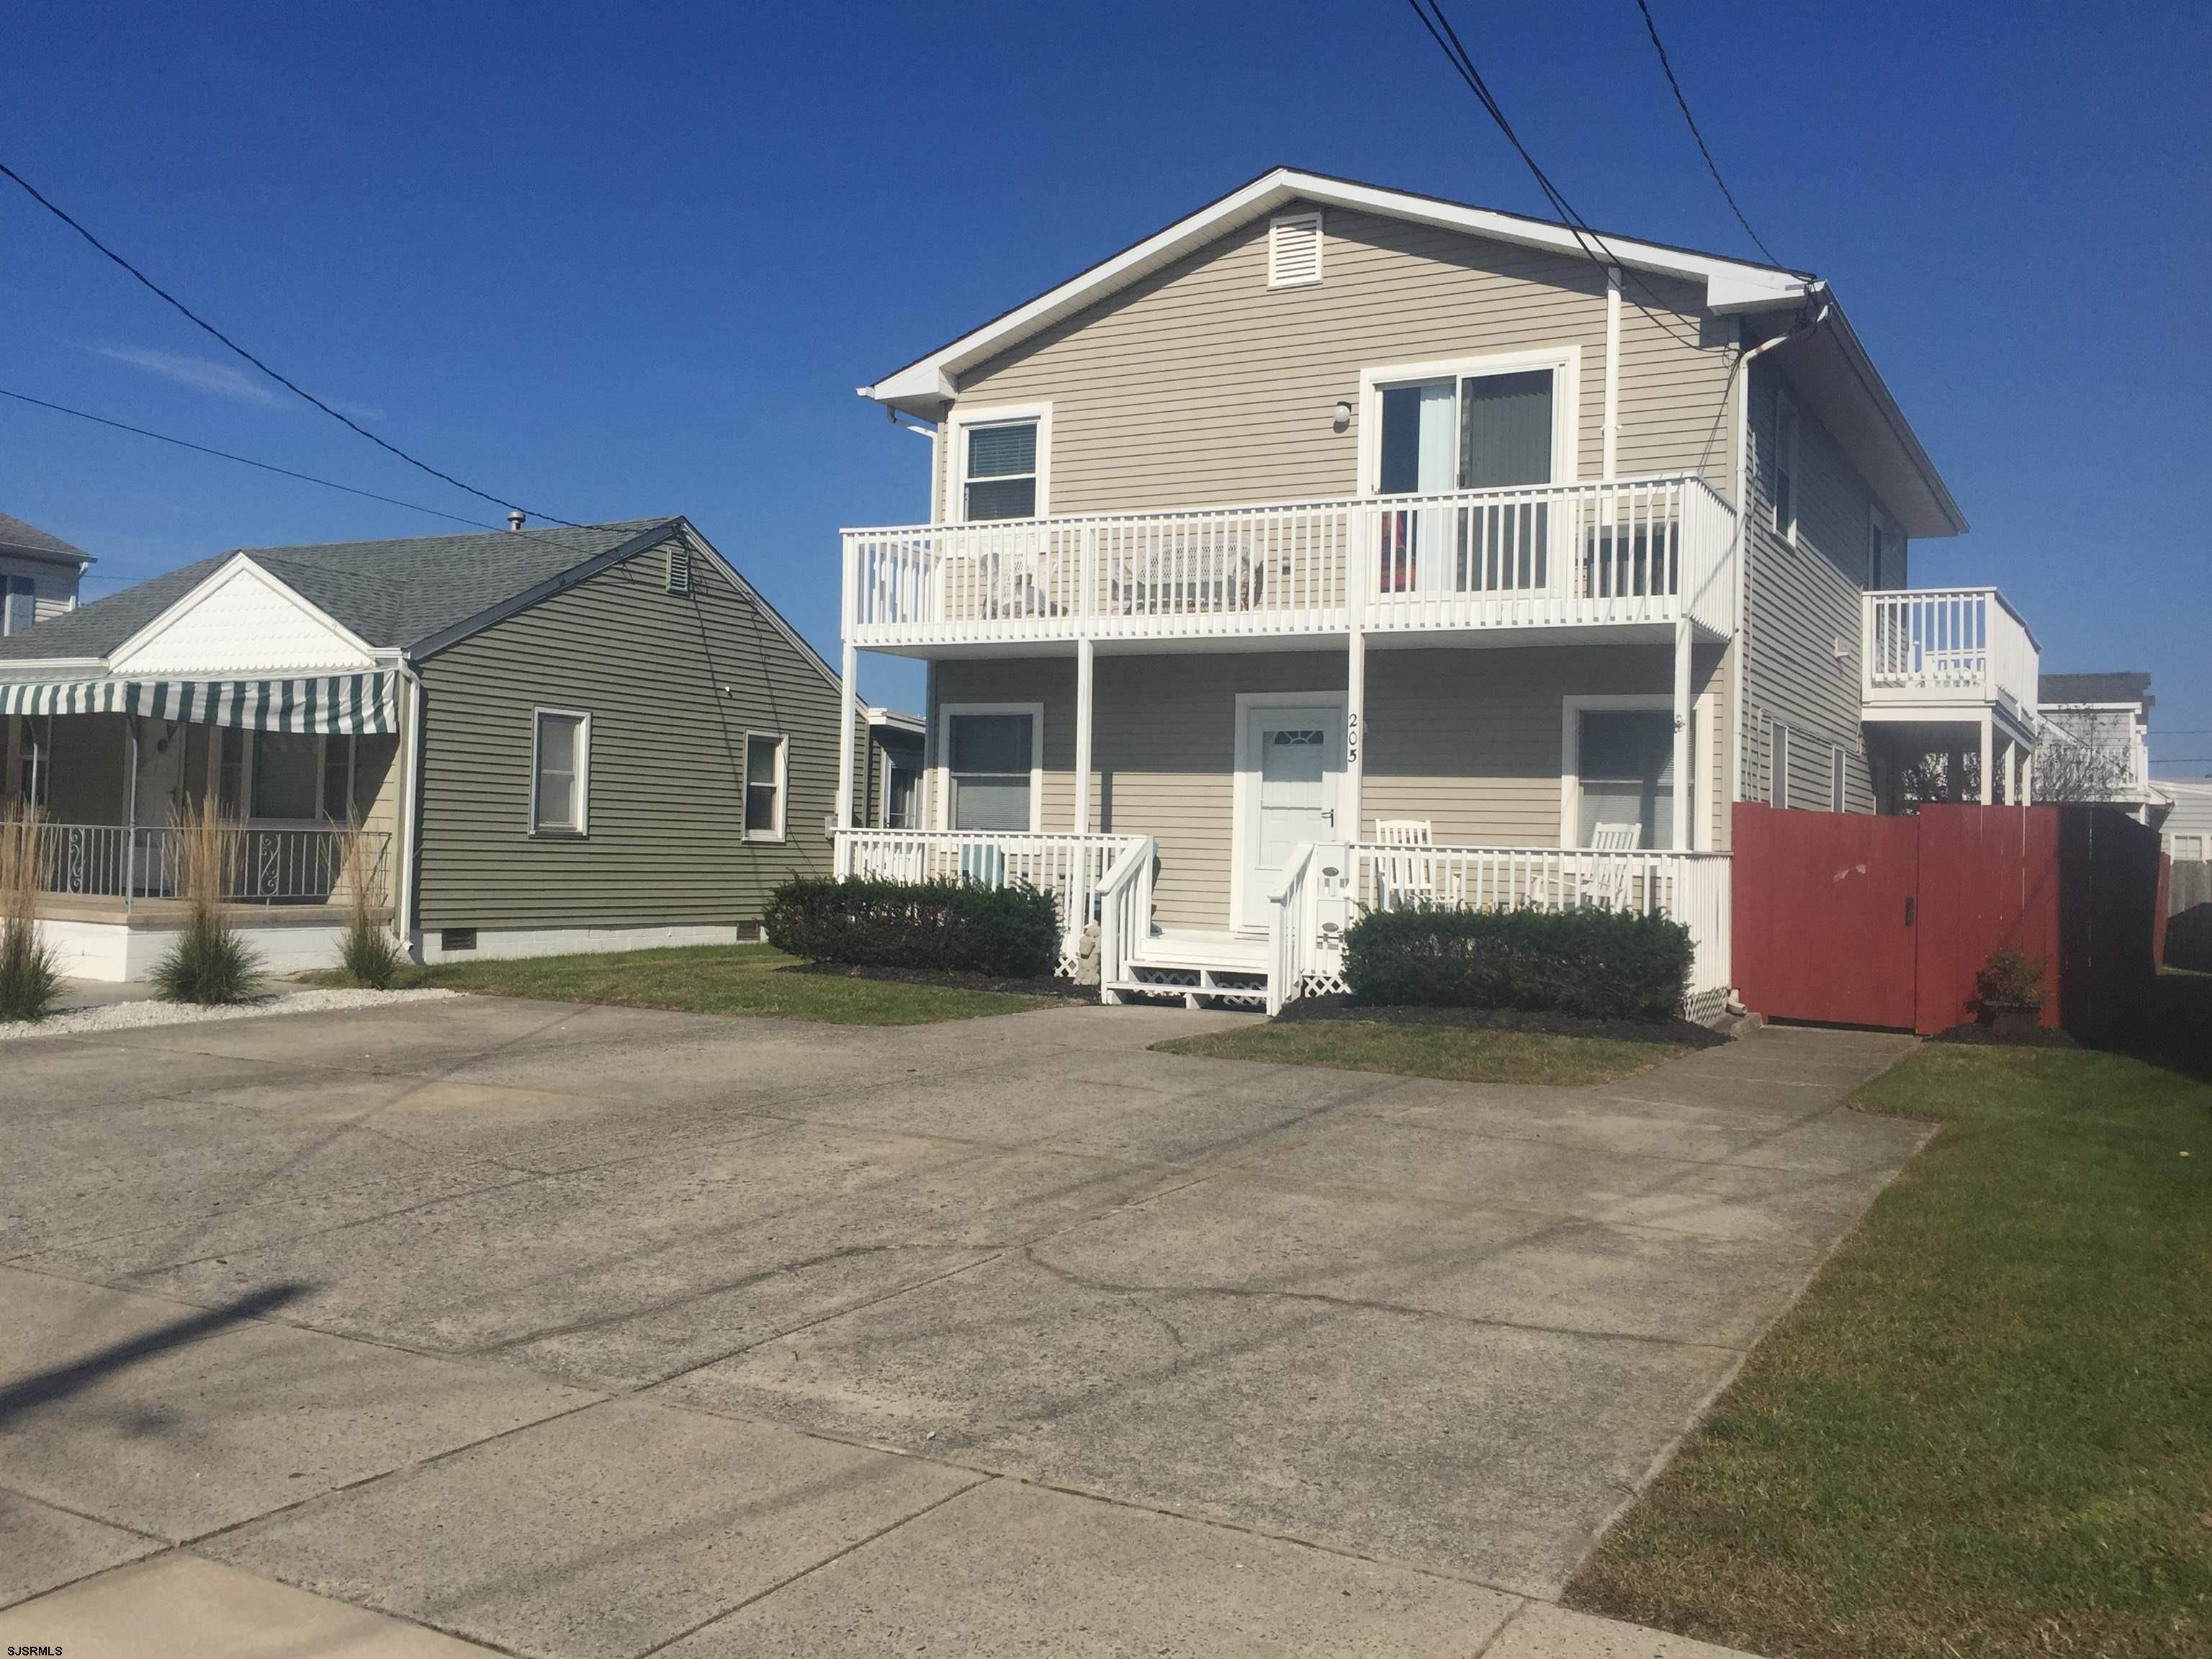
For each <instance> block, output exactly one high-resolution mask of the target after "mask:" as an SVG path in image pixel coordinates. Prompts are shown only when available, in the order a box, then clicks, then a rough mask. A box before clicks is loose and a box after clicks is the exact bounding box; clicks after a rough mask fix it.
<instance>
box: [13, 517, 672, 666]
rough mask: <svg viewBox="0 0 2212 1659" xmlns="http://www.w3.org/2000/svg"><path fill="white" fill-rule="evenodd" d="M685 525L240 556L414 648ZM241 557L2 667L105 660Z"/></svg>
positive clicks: (58, 634)
mask: <svg viewBox="0 0 2212 1659" xmlns="http://www.w3.org/2000/svg"><path fill="white" fill-rule="evenodd" d="M678 522H679V520H678V519H677V517H676V516H675V515H673V514H671V515H670V516H668V517H666V518H659V519H629V520H623V521H622V522H621V523H618V524H593V525H583V526H578V527H576V528H574V529H565V528H561V527H557V526H549V527H547V528H544V529H531V530H525V531H521V532H511V531H488V532H483V533H481V534H476V535H468V536H418V537H412V538H408V539H405V540H403V541H386V542H324V543H319V544H313V545H311V546H307V547H242V548H238V549H235V550H234V553H244V554H246V556H248V557H250V558H251V559H252V560H253V562H255V563H256V564H258V565H260V566H261V567H262V568H264V569H265V570H267V571H268V572H269V573H270V574H271V575H273V576H275V577H276V578H277V579H278V580H281V581H283V582H284V583H285V584H286V585H287V586H289V587H291V588H292V589H293V590H294V591H295V592H297V593H298V594H299V595H300V597H301V598H302V599H306V600H307V601H308V602H309V603H310V604H313V605H319V606H320V607H321V608H322V609H323V610H324V611H327V612H329V613H330V615H331V616H332V617H335V618H337V621H339V622H340V623H343V624H344V625H345V626H346V627H348V628H349V629H352V630H353V631H354V632H355V633H356V634H358V635H360V636H361V637H362V639H364V640H366V641H368V643H369V644H371V645H373V646H385V647H401V648H405V647H412V646H416V645H419V644H421V643H422V641H425V640H428V639H430V638H432V637H434V636H435V635H439V634H442V633H444V632H445V631H446V630H447V629H450V628H452V627H453V626H454V625H455V624H456V623H464V622H466V621H467V620H468V619H469V618H470V617H474V616H477V614H479V613H480V612H483V611H489V610H490V609H491V608H492V607H493V606H495V605H500V604H501V603H503V602H505V601H507V600H508V599H513V598H515V597H516V596H517V595H519V594H522V593H526V592H529V591H530V590H531V589H532V588H533V587H536V586H538V584H540V583H541V582H545V581H550V580H552V579H553V578H554V577H556V576H558V575H560V574H562V573H563V572H564V571H568V570H572V569H574V568H575V567H576V566H578V565H580V564H583V563H585V562H587V561H589V560H592V559H594V558H597V557H598V556H599V555H600V554H602V553H605V552H607V551H609V550H611V549H613V548H617V547H619V546H621V545H622V544H623V543H625V542H628V541H630V540H633V539H635V538H636V537H638V536H640V535H641V534H643V533H644V532H647V531H648V530H656V529H663V528H668V527H672V526H675V525H676V524H677V523H678ZM232 556H233V554H232V553H225V554H222V555H219V556H216V557H215V558H212V559H203V560H201V561H200V562H198V563H197V564H188V565H186V566H185V567H184V568H182V569H180V570H172V571H170V572H169V573H168V574H166V575H161V576H156V577H155V578H153V579H152V580H150V581H143V582H140V583H139V584H138V585H137V586H136V587H126V588H125V589H124V590H123V591H122V592H119V593H112V594H110V595H108V597H107V598H106V599H94V600H93V601H92V602H91V603H90V604H89V605H81V606H80V607H78V608H77V609H76V610H75V611H69V612H67V613H66V614H64V615H62V616H59V617H52V618H51V619H49V620H48V621H46V622H43V623H40V624H39V625H38V626H37V627H36V628H31V629H25V630H24V631H23V632H22V633H21V634H16V635H11V636H10V637H9V638H7V639H5V640H0V660H4V659H18V660H21V659H27V658H44V657H104V656H106V654H107V653H109V652H111V651H112V650H114V649H115V648H116V647H118V646H119V645H121V644H122V643H123V642H124V641H126V640H128V639H129V638H131V635H134V634H136V633H137V632H138V630H139V629H142V628H143V627H145V626H146V624H147V623H150V622H152V621H153V620H154V618H155V617H158V616H160V615H161V612H163V611H166V610H167V609H168V608H169V607H170V606H171V605H174V604H175V603H176V602H177V600H178V599H181V598H182V597H183V596H184V595H185V594H186V593H188V592H191V589H192V588H193V587H194V586H196V585H197V583H198V582H199V581H200V580H202V579H204V577H205V576H207V575H208V574H209V573H210V572H211V571H213V570H215V569H216V568H219V567H220V566H221V565H222V563H223V562H225V561H226V560H228V559H229V558H231V557H232Z"/></svg>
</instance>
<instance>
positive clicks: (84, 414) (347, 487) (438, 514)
mask: <svg viewBox="0 0 2212 1659" xmlns="http://www.w3.org/2000/svg"><path fill="white" fill-rule="evenodd" d="M0 398H14V399H15V401H16V402H17V403H19V404H33V405H35V406H36V407H38V408H40V409H50V410H53V411H54V413H55V414H57V415H74V416H76V418H77V419H78V420H80V421H90V422H93V423H94V425H96V426H106V427H112V428H114V429H115V430H116V431H118V432H128V433H131V434H133V435H136V436H137V437H141V438H151V439H153V440H155V441H156V442H158V443H165V444H174V445H176V447H178V448H179V449H191V450H197V452H198V453H201V454H203V455H213V456H215V457H216V458H217V459H220V460H225V461H236V462H237V463H238V464H239V465H240V466H251V467H255V468H258V470H260V471H264V472H275V473H279V474H281V475H282V476H283V477H287V478H297V479H299V480H300V482H301V483H311V484H320V485H321V486H322V487H323V488H324V489H343V491H345V493H346V494H347V495H362V496H366V497H367V498H368V500H370V501H383V502H385V503H386V504H387V505H388V506H392V507H406V508H408V509H409V510H410V512H415V513H428V514H429V515H430V516H431V517H432V518H434V519H448V520H452V521H453V523H455V524H465V525H467V526H471V528H473V529H477V530H496V529H498V528H499V526H497V525H489V524H485V523H483V521H482V520H477V519H465V518H463V517H461V516H460V514H459V513H447V512H445V511H443V510H442V509H441V508H438V507H424V506H423V505H422V503H421V502H420V501H401V500H400V499H399V498H398V496H397V495H378V494H377V493H376V492H375V491H374V490H373V489H355V488H354V487H353V486H352V485H351V484H342V483H336V482H334V481H333V480H331V479H329V478H318V477H315V475H314V474H313V473H312V472H295V471H293V470H292V469H291V468H290V467H289V466H274V465H270V463H269V462H267V461H257V460H255V459H252V457H251V456H248V455H234V454H232V453H230V451H228V450H227V449H210V448H209V447H208V446H207V445H205V444H196V443H194V442H192V441H191V440H190V439H188V438H173V437H171V436H170V435H168V434H167V433H166V432H152V431H149V430H148V429H147V428H144V427H143V426H132V425H131V424H129V423H128V422H124V421H111V420H109V419H108V418H107V416H105V415H94V414H93V413H91V412H90V411H89V410H82V409H71V408H70V406H69V405H68V404H50V403H48V402H47V401H46V399H45V398H33V397H32V396H30V395H29V394H28V393H27V392H10V391H9V390H8V388H7V387H5V386H0Z"/></svg>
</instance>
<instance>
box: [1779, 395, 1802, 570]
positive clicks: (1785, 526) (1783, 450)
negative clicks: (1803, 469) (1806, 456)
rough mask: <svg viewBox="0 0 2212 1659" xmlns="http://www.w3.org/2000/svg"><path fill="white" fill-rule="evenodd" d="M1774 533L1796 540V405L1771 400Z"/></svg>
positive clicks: (1785, 399)
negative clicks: (1772, 415) (1772, 406)
mask: <svg viewBox="0 0 2212 1659" xmlns="http://www.w3.org/2000/svg"><path fill="white" fill-rule="evenodd" d="M1774 533H1775V534H1776V535H1778V536H1779V537H1781V538H1782V539H1783V540H1784V541H1786V542H1789V543H1790V544H1792V545H1795V544H1796V540H1797V405H1796V404H1793V403H1791V402H1790V399H1789V398H1786V397H1783V396H1781V395H1779V394H1778V395H1777V396H1776V398H1775V399H1774Z"/></svg>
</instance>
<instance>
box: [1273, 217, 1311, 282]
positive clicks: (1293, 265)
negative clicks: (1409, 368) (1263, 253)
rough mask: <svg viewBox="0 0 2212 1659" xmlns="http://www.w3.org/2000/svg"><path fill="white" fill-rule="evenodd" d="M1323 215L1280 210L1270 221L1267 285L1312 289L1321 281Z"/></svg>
mask: <svg viewBox="0 0 2212 1659" xmlns="http://www.w3.org/2000/svg"><path fill="white" fill-rule="evenodd" d="M1321 254H1322V236H1321V214H1320V213H1319V212H1318V211H1313V212H1308V213H1279V214H1277V215H1276V216H1274V217H1273V218H1272V219H1270V220H1268V221H1267V286H1268V287H1269V288H1310V287H1311V286H1312V285H1313V284H1314V283H1318V282H1319V281H1321Z"/></svg>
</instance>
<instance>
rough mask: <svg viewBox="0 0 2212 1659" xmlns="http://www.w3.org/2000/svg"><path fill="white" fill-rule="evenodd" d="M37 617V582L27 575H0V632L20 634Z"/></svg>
mask: <svg viewBox="0 0 2212 1659" xmlns="http://www.w3.org/2000/svg"><path fill="white" fill-rule="evenodd" d="M38 619H39V585H38V583H36V582H35V581H33V580H31V578H29V577H28V576H0V634H20V633H21V632H22V631H23V630H24V629H27V628H28V627H30V626H31V625H32V624H33V623H35V622H37V621H38Z"/></svg>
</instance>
